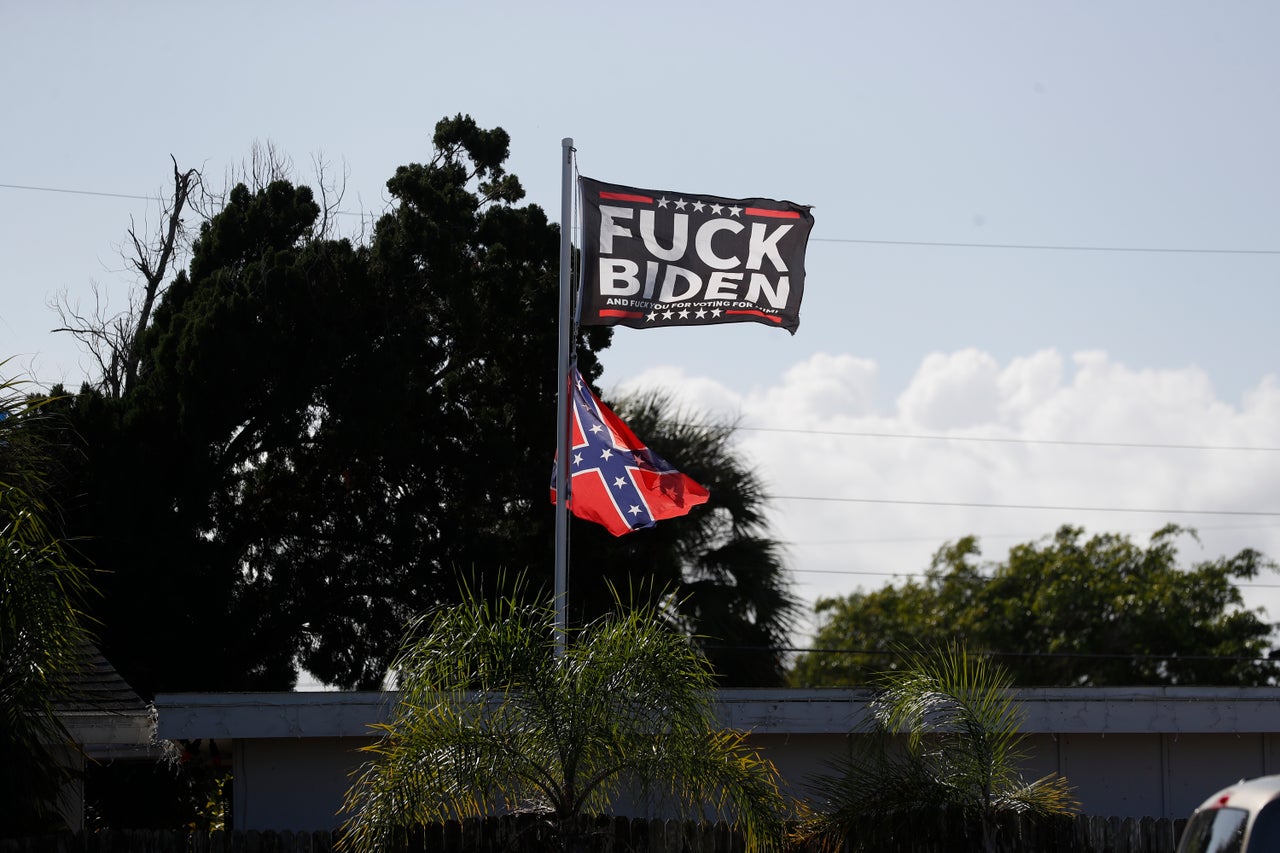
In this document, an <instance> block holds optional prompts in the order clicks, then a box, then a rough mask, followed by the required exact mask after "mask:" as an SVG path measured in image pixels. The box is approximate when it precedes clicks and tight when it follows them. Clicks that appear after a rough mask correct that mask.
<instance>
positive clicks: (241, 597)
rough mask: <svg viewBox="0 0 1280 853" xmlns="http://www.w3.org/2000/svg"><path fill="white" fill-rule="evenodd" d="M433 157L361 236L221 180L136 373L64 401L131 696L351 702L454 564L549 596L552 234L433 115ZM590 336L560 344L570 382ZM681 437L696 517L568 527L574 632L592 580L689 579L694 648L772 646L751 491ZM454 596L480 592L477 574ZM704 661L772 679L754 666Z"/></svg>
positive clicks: (454, 573)
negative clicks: (523, 577) (334, 693)
mask: <svg viewBox="0 0 1280 853" xmlns="http://www.w3.org/2000/svg"><path fill="white" fill-rule="evenodd" d="M433 142H434V156H433V157H432V158H431V159H430V160H429V161H428V162H426V163H414V164H409V165H406V166H402V167H400V168H399V169H397V170H396V173H395V175H394V176H393V177H392V178H391V179H390V180H389V181H388V183H387V189H388V192H389V194H390V197H391V199H392V203H391V207H390V208H389V209H388V210H387V211H386V213H385V214H384V215H382V216H381V217H380V218H379V219H378V220H377V222H376V224H375V225H374V226H373V229H372V232H371V234H370V235H369V239H368V241H367V242H366V243H362V244H353V243H352V242H351V241H349V240H346V239H337V238H333V237H331V236H330V235H329V234H328V232H327V230H326V229H325V228H318V227H317V225H316V222H317V216H325V213H324V212H323V210H322V208H323V207H324V205H323V204H320V203H317V201H316V198H315V197H314V196H313V193H312V191H311V190H310V189H309V188H308V187H305V186H295V185H293V184H292V183H290V182H289V181H287V180H283V179H280V178H279V175H278V174H277V173H276V172H274V171H273V172H272V173H271V177H272V178H273V179H271V180H264V181H260V182H255V184H254V186H253V187H252V188H251V187H248V186H245V185H239V186H236V187H234V188H233V189H232V190H231V191H230V192H229V193H228V194H227V195H226V198H225V203H224V204H223V206H222V208H221V210H220V211H219V212H218V213H217V214H216V215H215V216H213V217H212V218H210V219H209V220H208V221H205V222H203V223H202V224H201V225H200V227H199V233H198V236H197V237H196V239H195V240H194V242H193V244H192V247H191V253H190V262H189V265H188V267H187V269H185V270H183V271H181V272H180V273H179V274H178V275H177V277H176V279H175V280H174V281H173V282H172V283H171V284H170V285H169V286H168V287H167V288H166V289H165V290H164V291H163V294H162V295H161V296H160V297H159V299H158V300H157V302H156V305H155V308H154V310H153V312H152V314H151V321H150V323H149V324H148V325H147V326H146V328H145V329H143V330H142V331H141V332H140V333H139V334H138V336H137V347H136V351H137V353H138V358H139V362H138V369H137V375H136V379H135V380H133V381H131V382H129V383H127V384H125V385H124V386H123V390H122V391H121V392H120V393H119V395H111V394H104V393H102V392H101V391H100V390H96V389H95V388H94V387H86V388H85V389H84V390H83V391H82V392H81V393H80V394H78V395H75V396H74V398H73V399H69V400H67V401H66V403H65V404H64V408H65V410H66V413H67V415H68V416H69V417H70V418H71V420H72V422H73V424H74V426H75V429H76V433H77V434H78V435H80V436H82V437H83V441H84V463H83V464H82V465H81V466H80V467H79V468H78V469H77V471H76V472H75V474H76V476H75V479H74V483H73V484H72V485H71V486H70V487H69V488H68V490H67V495H66V501H65V502H66V503H67V505H68V511H69V512H70V513H71V514H72V515H73V520H74V522H75V529H76V530H80V531H84V532H85V533H86V534H87V535H89V537H90V538H89V540H88V541H87V542H86V544H85V546H84V547H85V552H86V554H87V556H88V557H89V558H91V559H92V561H93V565H94V566H95V567H97V568H100V569H102V570H104V572H105V574H104V576H103V582H102V591H103V596H102V599H101V601H100V602H97V603H96V604H95V606H94V615H95V616H96V617H97V618H98V619H99V620H100V622H101V623H102V626H103V627H102V642H103V653H104V654H105V655H106V657H107V658H108V659H109V660H111V661H112V663H113V665H115V666H116V668H117V669H118V670H119V671H120V672H121V674H122V675H123V676H124V677H125V678H126V680H128V681H129V683H130V684H131V685H132V686H133V687H134V688H135V689H137V690H138V691H139V692H140V693H142V694H143V695H144V696H149V695H153V694H154V693H155V692H157V691H160V690H169V691H181V690H267V689H288V688H290V687H292V686H293V685H294V683H295V680H296V675H297V672H298V669H299V667H304V668H306V669H307V670H308V671H310V672H311V673H312V674H314V675H315V676H317V677H318V678H319V679H320V680H322V681H324V682H326V683H330V684H335V685H339V686H342V687H347V688H364V689H369V688H374V687H376V686H378V684H379V683H380V681H381V679H382V677H383V675H384V673H385V672H386V668H387V666H388V664H389V663H390V662H391V659H392V658H393V656H394V655H395V652H396V647H397V644H398V641H399V639H400V632H401V630H402V627H403V625H404V624H405V622H406V621H407V620H408V619H409V618H410V616H411V615H412V614H414V613H420V612H423V611H425V610H427V609H429V608H431V607H433V606H435V605H437V604H440V603H443V602H447V601H449V600H452V597H453V596H454V595H455V590H456V589H457V578H458V576H459V575H469V573H470V572H471V570H472V568H473V567H476V566H501V567H504V568H506V569H509V570H510V571H512V572H515V571H525V572H526V573H527V574H528V575H529V577H531V578H532V579H534V581H536V583H532V584H531V589H538V588H539V586H540V585H542V586H545V588H550V587H551V573H552V569H553V560H552V556H553V522H554V514H553V513H552V512H551V509H550V507H549V505H548V502H547V483H548V476H549V470H550V466H551V455H552V452H553V449H554V446H555V420H556V419H555V417H554V413H555V378H554V377H555V376H556V355H557V331H558V326H557V314H558V302H559V296H558V263H559V252H558V248H559V247H558V243H559V237H558V229H557V227H556V226H555V225H554V224H553V223H550V222H548V220H547V217H546V215H545V213H544V212H543V211H542V210H541V209H540V208H538V207H537V206H535V205H523V206H521V205H519V204H518V202H519V201H520V199H521V198H522V196H523V190H522V189H521V187H520V183H519V181H518V180H517V179H516V178H515V176H513V175H510V174H508V173H507V172H506V171H505V168H504V163H505V160H506V157H507V153H508V147H509V140H508V137H507V134H506V133H505V132H504V131H502V130H501V129H500V128H497V129H492V130H486V129H483V128H480V127H478V126H477V125H476V123H475V122H474V121H472V120H471V119H470V118H468V117H464V116H457V117H455V118H451V119H445V120H443V121H441V122H440V123H439V124H438V125H437V127H436V133H435V137H434V140H433ZM610 335H611V330H610V329H608V328H607V327H591V328H589V329H585V330H582V331H581V332H580V333H579V334H578V336H577V338H576V340H575V341H574V345H575V350H576V352H577V353H578V361H579V367H580V369H581V370H582V372H583V374H584V376H586V377H588V378H589V379H592V378H597V377H598V376H599V374H600V370H601V368H600V365H599V362H598V359H597V353H598V351H600V350H601V349H603V348H604V347H605V346H607V344H608V342H609V340H610ZM709 435H711V436H712V439H714V440H711V441H709V442H708V441H704V442H703V444H701V445H696V444H695V445H694V446H692V447H690V450H689V452H688V453H685V452H682V451H681V449H680V447H679V446H675V447H673V446H668V445H661V446H659V445H658V444H657V442H655V449H656V450H658V451H659V452H660V453H663V454H664V455H668V454H669V457H668V458H673V459H675V458H678V459H681V460H685V459H687V458H689V457H691V456H692V455H693V453H694V452H695V451H699V450H700V449H702V448H706V449H709V450H718V451H719V452H720V453H721V456H719V457H715V458H711V459H708V460H707V461H706V463H705V465H704V466H703V470H704V471H705V472H706V475H707V476H709V477H710V479H711V480H712V482H711V483H710V485H712V487H713V489H715V493H714V496H713V501H716V502H719V503H717V504H716V506H717V507H719V508H718V509H717V508H714V507H709V508H708V509H707V512H708V514H709V515H708V517H707V518H694V519H688V520H682V521H681V523H679V524H676V526H675V527H674V528H673V529H664V530H663V531H662V532H661V533H657V534H654V535H649V532H645V533H644V534H635V535H634V537H628V540H629V541H625V542H606V541H603V540H602V539H600V538H599V537H596V536H594V531H584V530H583V528H582V526H581V525H575V547H574V549H573V560H574V562H573V567H574V568H573V570H572V572H571V574H572V588H573V595H572V596H571V602H572V603H574V605H575V611H574V613H575V616H576V618H578V619H579V620H588V619H590V618H591V617H592V616H593V615H595V614H598V613H599V612H601V611H602V609H604V608H606V607H607V602H608V599H607V595H606V594H605V593H604V589H605V586H604V581H605V580H613V581H615V582H618V583H620V584H621V585H623V586H626V585H628V584H629V582H630V579H631V578H632V577H635V576H636V575H639V576H641V577H650V576H653V577H656V578H657V582H658V583H659V584H664V583H670V584H672V585H673V586H674V585H676V584H678V583H680V582H681V581H685V580H689V581H691V582H692V583H693V584H694V586H693V587H691V588H690V592H689V595H690V599H689V600H691V601H696V602H698V604H697V609H698V613H702V614H710V613H712V612H717V608H720V602H719V601H718V600H717V601H715V602H712V601H711V595H712V593H713V592H714V593H715V594H717V595H720V596H722V597H723V600H724V601H725V603H726V604H727V607H726V608H720V609H722V610H723V612H725V613H730V614H731V616H730V617H729V619H728V620H727V621H726V622H724V623H723V624H712V623H711V622H710V621H709V620H708V618H706V617H705V616H699V615H698V614H697V613H695V614H692V615H689V619H688V622H689V624H690V625H691V626H692V627H693V628H695V629H697V630H705V631H706V632H707V633H709V634H714V635H715V636H716V637H717V638H718V639H719V641H721V642H724V643H727V644H738V645H742V644H743V643H747V644H764V643H765V642H766V641H772V640H774V639H776V638H777V637H780V636H783V635H784V634H785V630H786V625H787V619H788V618H789V616H788V613H789V611H788V608H789V607H790V606H791V605H790V603H789V600H784V599H783V598H782V596H783V595H784V594H785V593H784V592H783V589H784V588H783V587H782V585H781V584H782V574H781V565H780V563H779V562H778V561H777V559H776V556H777V554H776V545H775V544H773V543H771V542H769V541H768V540H766V539H765V538H764V537H763V535H762V533H761V530H760V526H759V517H760V512H761V511H762V505H761V503H760V500H761V495H760V491H759V488H758V485H757V484H755V483H753V482H752V481H751V480H750V479H749V478H746V477H744V476H743V473H744V472H743V466H742V465H741V464H740V463H738V462H736V461H735V460H734V459H733V458H732V457H731V456H728V455H727V453H728V448H727V443H726V441H725V440H724V437H723V435H722V434H721V433H719V432H715V431H712V432H711V433H709ZM686 438H687V440H689V441H691V442H692V441H701V440H702V439H698V438H697V437H696V436H694V435H692V434H690V436H688V437H686V436H684V435H673V439H674V440H677V441H681V440H686ZM717 470H722V471H723V474H717V473H715V472H716V471H717ZM738 485H742V486H743V488H744V491H743V493H742V495H740V496H738V495H735V494H734V493H733V489H734V488H736V487H737V486H738ZM739 501H740V502H743V503H744V506H743V507H740V506H739V505H738V504H737V503H736V502H739ZM665 524H675V523H674V522H669V523H664V525H665ZM685 537H688V541H687V542H686V541H685ZM699 549H701V550H699ZM730 563H732V565H730ZM601 566H605V567H607V568H606V569H605V570H604V571H602V570H601ZM739 567H741V568H739ZM476 583H477V585H478V588H479V589H481V590H483V591H484V593H485V594H487V595H497V594H499V593H501V592H502V591H503V590H502V585H501V583H500V580H499V576H498V575H497V573H491V574H489V575H487V576H486V575H481V576H480V577H479V578H478V580H477V581H476ZM757 593H758V594H759V595H760V596H762V597H761V598H758V599H757V598H755V596H756V595H757ZM703 602H706V603H705V604H704V603H703ZM719 662H720V658H717V663H719ZM731 663H732V662H729V661H727V659H726V663H725V667H726V670H729V671H731V672H734V673H743V676H742V677H744V678H745V677H746V675H747V674H750V675H752V676H753V677H754V676H755V674H756V673H765V674H768V673H771V672H772V673H773V679H774V681H775V682H776V681H777V680H779V679H780V675H779V674H778V672H777V670H778V667H777V666H776V661H775V660H774V659H773V658H769V657H766V658H765V659H764V662H763V664H760V663H758V662H752V663H751V665H750V666H747V665H743V664H740V663H739V664H733V665H731Z"/></svg>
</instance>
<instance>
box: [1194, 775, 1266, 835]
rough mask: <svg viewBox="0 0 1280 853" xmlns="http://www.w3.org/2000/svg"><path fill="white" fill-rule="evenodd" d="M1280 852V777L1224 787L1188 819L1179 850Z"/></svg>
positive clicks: (1252, 780)
mask: <svg viewBox="0 0 1280 853" xmlns="http://www.w3.org/2000/svg"><path fill="white" fill-rule="evenodd" d="M1263 850H1277V851H1280V776H1259V777H1258V778H1257V779H1247V780H1241V781H1240V782H1237V783H1236V784H1234V785H1229V786H1228V787H1226V788H1223V789H1222V790H1221V791H1219V792H1218V793H1216V794H1214V795H1213V796H1212V797H1210V798H1209V799H1207V800H1205V801H1204V802H1203V803H1202V804H1201V805H1200V808H1198V809H1196V810H1195V813H1194V814H1192V815H1191V819H1190V820H1189V821H1187V828H1186V830H1184V831H1183V833H1182V841H1181V842H1179V843H1178V853H1259V851H1263Z"/></svg>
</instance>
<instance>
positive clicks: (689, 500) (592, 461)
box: [551, 368, 708, 536]
mask: <svg viewBox="0 0 1280 853" xmlns="http://www.w3.org/2000/svg"><path fill="white" fill-rule="evenodd" d="M570 378H571V379H572V381H573V425H572V430H573V432H572V435H571V441H572V447H571V449H570V451H569V454H570V470H571V471H572V472H573V479H572V481H571V483H570V491H569V501H568V504H569V509H570V511H572V512H573V514H574V515H576V516H578V518H582V519H585V520H587V521H594V522H596V523H597V524H603V525H604V526H605V527H606V528H608V530H609V532H610V533H612V534H613V535H614V536H621V535H623V534H624V533H630V532H631V531H632V530H639V529H640V528H642V527H653V525H654V524H655V523H656V522H658V521H660V520H662V519H664V518H675V517H676V516H680V515H685V514H686V513H688V512H689V510H690V509H692V508H693V507H695V506H697V505H698V504H701V503H706V502H707V497H708V495H707V490H706V489H704V488H703V487H702V486H700V485H698V484H697V483H696V482H694V480H693V479H692V478H690V477H688V476H686V475H684V474H681V473H680V472H679V471H677V470H676V469H675V468H673V467H671V464H670V463H669V462H667V460H665V459H663V458H662V457H661V456H659V455H658V454H656V453H654V452H653V451H652V450H650V449H649V448H647V447H645V445H644V442H642V441H641V440H640V439H638V438H636V435H635V433H633V432H632V431H631V429H630V428H629V427H628V426H627V425H626V424H625V423H623V422H622V419H621V418H619V417H618V416H617V415H615V414H614V413H613V412H612V411H610V410H609V407H607V406H606V405H605V404H604V403H601V402H600V400H599V398H598V397H596V395H595V394H594V393H592V391H591V386H589V385H588V384H587V382H586V380H584V379H583V378H582V374H580V373H579V372H578V371H577V369H576V368H575V369H574V370H573V373H572V375H571V377H570ZM556 477H557V472H556V471H555V470H553V471H552V475H551V500H552V501H553V502H554V501H555V499H556Z"/></svg>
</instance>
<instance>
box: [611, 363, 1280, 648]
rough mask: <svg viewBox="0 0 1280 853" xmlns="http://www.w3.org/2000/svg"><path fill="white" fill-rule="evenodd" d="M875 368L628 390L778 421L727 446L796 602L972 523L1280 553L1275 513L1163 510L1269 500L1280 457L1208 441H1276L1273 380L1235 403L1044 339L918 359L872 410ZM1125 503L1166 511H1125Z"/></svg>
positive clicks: (1208, 554)
mask: <svg viewBox="0 0 1280 853" xmlns="http://www.w3.org/2000/svg"><path fill="white" fill-rule="evenodd" d="M876 375H877V369H876V364H875V363H874V362H871V361H869V360H866V359H859V358H854V357H852V356H847V355H845V356H841V355H818V356H814V357H813V358H810V359H808V360H806V361H804V362H801V363H799V364H796V365H794V366H793V367H792V368H791V369H790V370H788V371H787V373H786V374H785V376H784V379H783V381H782V382H781V383H779V384H778V385H776V386H772V387H756V388H753V389H752V390H751V391H750V392H748V393H745V394H742V393H739V392H736V391H734V390H732V389H730V388H727V387H724V386H722V385H720V384H719V383H717V382H715V381H713V380H710V379H707V378H704V377H699V376H696V375H691V374H689V373H688V372H686V371H684V370H677V369H655V370H652V371H649V372H647V373H646V374H644V375H643V376H641V377H639V378H638V379H637V380H636V381H635V382H632V383H628V387H629V388H636V387H643V386H646V385H648V384H651V383H656V384H660V385H661V386H662V387H664V388H666V389H668V390H673V391H674V390H679V391H680V393H681V398H682V399H684V400H686V401H687V402H688V403H689V404H690V405H691V406H693V407H695V408H698V407H701V408H703V409H704V410H707V409H710V410H714V411H720V412H731V413H732V412H738V413H741V415H742V422H743V423H744V424H745V425H751V426H757V427H777V428H779V429H780V430H790V431H778V432H774V431H768V430H749V431H743V432H742V433H741V436H740V444H741V447H742V449H743V452H744V453H745V454H747V456H748V457H749V458H750V459H752V460H753V461H754V462H755V463H756V464H757V465H759V467H760V470H761V472H762V475H763V476H764V478H765V480H766V482H767V484H768V487H769V490H770V492H771V493H772V494H774V495H777V496H784V497H786V498H788V499H779V500H776V501H775V503H774V506H775V511H776V518H777V524H776V526H775V533H776V535H777V536H778V537H779V538H781V539H784V540H788V541H790V542H792V543H793V544H792V546H791V563H790V565H791V568H792V569H793V571H794V572H795V575H794V577H795V580H796V584H797V591H798V592H799V593H800V594H801V595H802V596H803V597H804V598H805V599H806V600H807V601H812V600H813V599H814V598H815V597H817V596H819V595H839V594H843V593H846V592H850V591H852V590H853V589H855V588H857V587H863V588H873V587H876V586H879V585H881V584H883V583H885V582H886V581H888V580H890V579H891V576H892V575H893V574H894V573H898V574H900V575H901V574H910V573H917V572H920V571H922V570H923V569H924V568H925V567H926V566H927V565H928V561H929V558H930V556H931V555H932V554H933V552H934V551H935V550H936V549H937V548H938V547H939V546H940V545H941V544H943V542H945V541H948V540H953V539H955V538H957V537H959V536H962V535H965V534H968V533H973V534H975V535H978V536H979V537H980V539H981V541H982V544H983V550H984V553H985V555H986V556H987V557H988V558H991V559H1000V558H1002V557H1003V556H1004V554H1005V552H1006V551H1007V549H1008V547H1009V546H1010V545H1013V544H1016V543H1018V542H1026V541H1030V540H1033V539H1038V538H1040V537H1042V536H1045V535H1048V534H1050V533H1052V532H1053V531H1054V530H1055V529H1056V528H1057V527H1058V526H1060V525H1062V524H1068V523H1070V524H1076V525H1080V526H1083V527H1084V528H1085V529H1086V531H1087V532H1089V533H1093V532H1104V531H1105V532H1119V533H1126V534H1129V535H1131V536H1132V537H1133V539H1134V541H1135V542H1140V543H1141V542H1144V541H1145V540H1146V539H1147V537H1148V536H1150V534H1151V533H1152V532H1153V531H1155V530H1156V529H1158V528H1160V527H1162V526H1164V525H1165V524H1167V523H1169V522H1176V523H1179V524H1183V525H1185V526H1189V527H1195V528H1198V529H1199V531H1200V540H1201V541H1200V543H1197V542H1196V541H1194V540H1193V539H1191V538H1189V537H1188V538H1186V539H1184V540H1183V541H1182V542H1181V543H1180V545H1181V554H1182V559H1183V562H1184V563H1189V562H1193V561H1199V560H1205V559H1214V558H1217V557H1219V556H1223V555H1228V554H1234V553H1235V552H1237V551H1238V550H1240V549H1241V548H1244V547H1253V548H1257V549H1258V550H1260V551H1262V552H1263V553H1264V554H1267V555H1268V556H1270V557H1272V558H1273V559H1280V517H1276V516H1267V515H1243V514H1242V515H1229V514H1222V515H1211V514H1196V513H1186V514H1183V513H1177V512H1172V510H1201V511H1204V510H1230V511H1237V512H1240V513H1269V512H1270V513H1274V512H1277V511H1280V452H1278V451H1274V450H1271V451H1267V450H1257V451H1244V450H1225V449H1207V448H1224V447H1271V448H1274V447H1280V432H1278V427H1277V424H1280V381H1278V380H1277V378H1276V377H1275V376H1268V377H1264V378H1263V379H1262V380H1261V381H1260V382H1259V383H1258V384H1257V385H1256V386H1255V387H1254V388H1252V389H1250V390H1249V391H1248V392H1247V393H1246V394H1245V395H1244V396H1243V398H1242V403H1241V405H1239V406H1232V405H1230V404H1228V403H1226V402H1224V401H1222V400H1220V399H1218V398H1217V396H1216V395H1215V393H1214V390H1213V386H1212V383H1211V382H1210V380H1209V377H1208V376H1207V374H1205V373H1204V371H1202V370H1200V369H1198V368H1195V367H1187V368H1182V369H1176V370H1135V369H1132V368H1129V367H1127V366H1126V365H1124V364H1122V363H1119V362H1116V361H1114V360H1112V359H1111V358H1110V357H1109V356H1108V355H1107V354H1106V353H1103V352H1096V351H1094V352H1081V353H1076V354H1074V355H1073V356H1072V357H1071V358H1069V359H1064V357H1063V356H1062V355H1061V354H1059V353H1057V352H1055V351H1053V350H1043V351H1039V352H1035V353H1032V354H1030V355H1027V356H1023V357H1018V358H1014V359H1012V360H1011V361H1010V362H1009V363H1008V364H1005V365H1001V364H1000V363H999V362H998V361H997V360H996V359H995V358H994V357H993V356H991V355H990V354H988V353H985V352H982V351H980V350H975V349H966V350H960V351H957V352H953V353H934V354H931V355H929V356H928V357H926V358H925V359H924V360H923V362H922V363H921V365H920V367H919V369H918V370H917V371H916V373H915V375H914V376H913V377H912V378H911V379H910V381H909V382H908V384H907V387H906V388H905V389H904V390H903V391H902V393H901V394H900V395H899V396H898V397H897V401H896V405H895V406H894V407H893V409H891V410H889V411H877V410H876V408H875V402H874V401H875V399H876V395H875V391H876ZM798 429H799V430H806V432H796V431H795V430H798ZM831 433H843V434H836V435H833V434H831ZM926 435H927V436H930V437H922V436H926ZM891 436H896V437H891ZM908 436H910V437H908ZM975 439H986V440H975ZM1069 442H1078V443H1075V444H1072V443H1069ZM1085 442H1088V443H1085ZM1106 443H1113V444H1116V445H1130V446H1108V445H1107V444H1106ZM1160 445H1186V446H1188V447H1181V448H1178V447H1168V446H1160ZM794 498H819V499H826V500H795V499H794ZM832 499H843V500H832ZM972 504H1000V505H1009V504H1013V505H1020V506H1022V507H1024V508H1021V509H1004V508H995V507H982V506H973V505H972ZM1030 507H1058V508H1062V509H1032V508H1030ZM1136 509H1155V510H1166V512H1153V513H1146V512H1127V511H1122V510H1136ZM1255 583H1257V584H1273V585H1280V576H1274V575H1273V576H1267V577H1262V578H1258V579H1257V580H1256V581H1255ZM1248 601H1249V602H1250V604H1251V605H1255V606H1256V605H1266V606H1267V607H1268V610H1269V612H1270V615H1271V617H1272V618H1273V620H1280V590H1268V589H1265V588H1258V589H1255V590H1252V591H1250V592H1249V593H1248ZM796 639H797V640H798V641H799V642H801V643H803V642H805V641H807V637H797V638H796Z"/></svg>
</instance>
